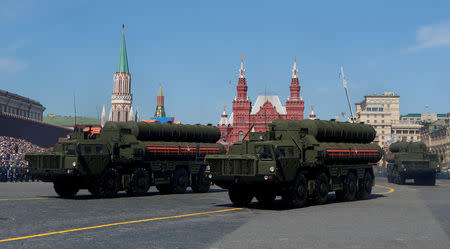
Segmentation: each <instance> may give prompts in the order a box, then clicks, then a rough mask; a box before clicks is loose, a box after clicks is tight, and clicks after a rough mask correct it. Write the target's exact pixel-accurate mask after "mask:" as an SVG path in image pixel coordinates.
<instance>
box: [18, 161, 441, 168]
mask: <svg viewBox="0 0 450 249" xmlns="http://www.w3.org/2000/svg"><path fill="white" fill-rule="evenodd" d="M28 164H29V163H28V161H25V165H27V166H28ZM438 167H439V165H438Z"/></svg>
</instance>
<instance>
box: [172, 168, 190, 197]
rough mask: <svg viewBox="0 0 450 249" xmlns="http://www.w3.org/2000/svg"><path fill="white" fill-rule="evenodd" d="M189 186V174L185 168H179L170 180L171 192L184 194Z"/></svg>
mask: <svg viewBox="0 0 450 249" xmlns="http://www.w3.org/2000/svg"><path fill="white" fill-rule="evenodd" d="M188 186H189V175H188V172H187V171H186V170H185V169H184V168H178V169H176V170H175V172H174V173H173V176H172V179H171V180H170V193H172V194H183V193H184V192H186V188H187V187H188Z"/></svg>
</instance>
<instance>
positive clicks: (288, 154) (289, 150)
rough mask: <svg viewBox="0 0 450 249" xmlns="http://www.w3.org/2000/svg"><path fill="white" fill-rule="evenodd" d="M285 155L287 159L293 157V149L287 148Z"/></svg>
mask: <svg viewBox="0 0 450 249" xmlns="http://www.w3.org/2000/svg"><path fill="white" fill-rule="evenodd" d="M286 155H287V156H288V157H293V156H294V148H292V147H288V148H287V153H286Z"/></svg>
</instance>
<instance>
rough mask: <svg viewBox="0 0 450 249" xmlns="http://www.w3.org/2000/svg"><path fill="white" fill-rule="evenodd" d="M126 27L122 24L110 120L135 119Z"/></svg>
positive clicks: (123, 120) (124, 120)
mask: <svg viewBox="0 0 450 249" xmlns="http://www.w3.org/2000/svg"><path fill="white" fill-rule="evenodd" d="M124 29H125V25H122V41H121V43H120V51H119V61H118V63H117V68H116V73H115V74H114V90H113V93H112V96H111V110H110V113H109V121H118V122H126V121H129V120H130V121H131V120H133V119H134V116H133V107H132V103H133V96H132V94H131V74H130V71H129V69H128V58H127V48H126V46H125V34H124Z"/></svg>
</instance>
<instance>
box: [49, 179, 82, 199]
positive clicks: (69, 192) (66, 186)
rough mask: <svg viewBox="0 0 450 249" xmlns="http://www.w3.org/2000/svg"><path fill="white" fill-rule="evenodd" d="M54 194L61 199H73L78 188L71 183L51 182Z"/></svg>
mask: <svg viewBox="0 0 450 249" xmlns="http://www.w3.org/2000/svg"><path fill="white" fill-rule="evenodd" d="M53 188H54V189H55V192H56V193H57V194H58V195H59V196H61V197H63V198H73V197H74V196H75V195H76V194H77V193H78V191H79V190H80V188H79V187H78V186H77V185H76V183H74V182H73V181H56V182H53Z"/></svg>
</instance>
